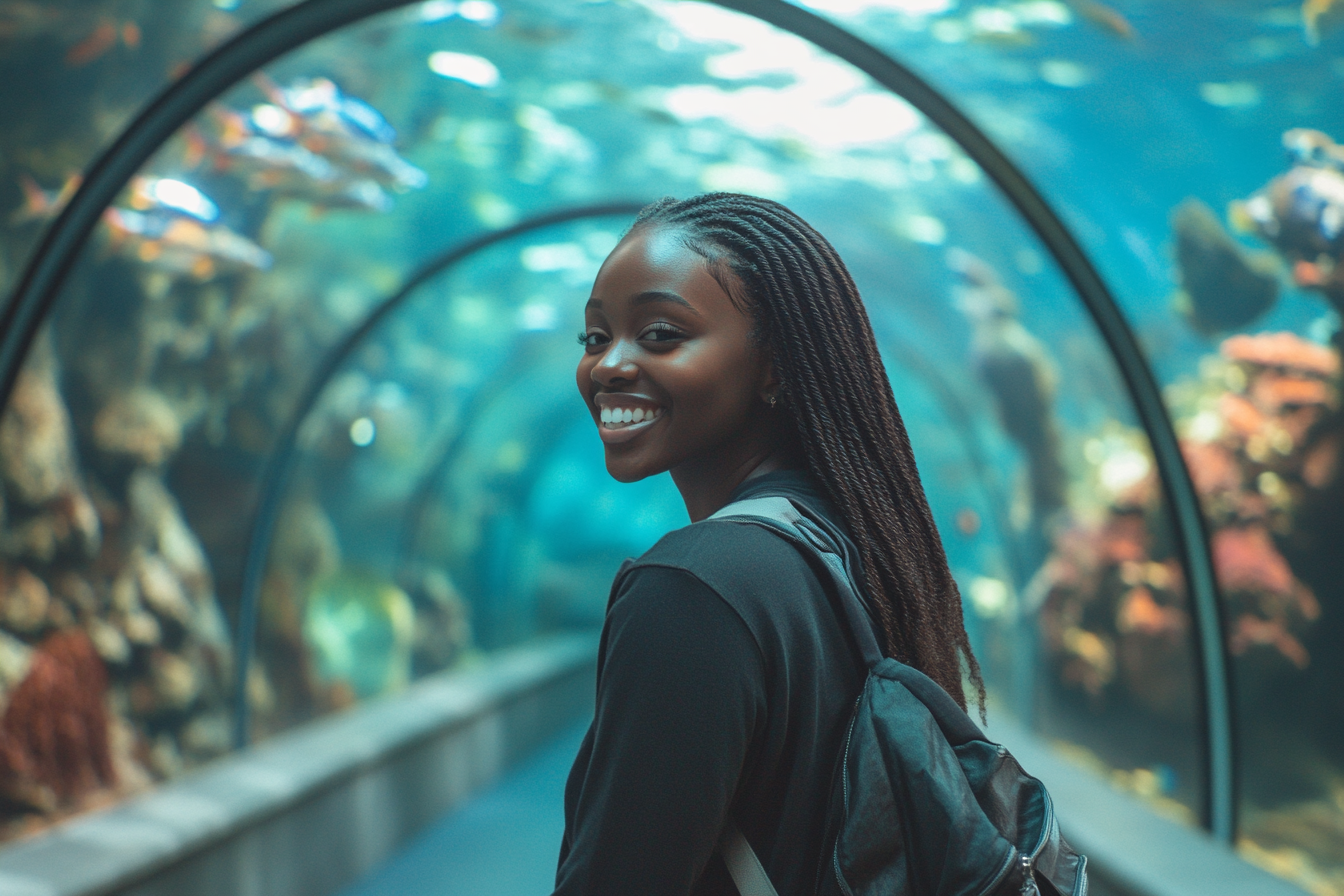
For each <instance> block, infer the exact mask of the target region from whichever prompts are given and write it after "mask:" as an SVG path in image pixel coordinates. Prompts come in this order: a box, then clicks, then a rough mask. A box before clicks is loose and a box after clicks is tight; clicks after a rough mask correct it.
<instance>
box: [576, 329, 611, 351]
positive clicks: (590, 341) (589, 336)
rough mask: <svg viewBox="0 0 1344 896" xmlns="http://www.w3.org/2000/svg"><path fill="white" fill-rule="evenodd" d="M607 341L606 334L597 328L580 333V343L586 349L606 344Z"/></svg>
mask: <svg viewBox="0 0 1344 896" xmlns="http://www.w3.org/2000/svg"><path fill="white" fill-rule="evenodd" d="M606 341H607V337H606V335H605V334H604V333H601V332H598V331H596V330H593V331H589V332H583V333H579V345H581V346H583V347H584V348H586V349H594V348H598V347H600V346H602V345H605V344H606Z"/></svg>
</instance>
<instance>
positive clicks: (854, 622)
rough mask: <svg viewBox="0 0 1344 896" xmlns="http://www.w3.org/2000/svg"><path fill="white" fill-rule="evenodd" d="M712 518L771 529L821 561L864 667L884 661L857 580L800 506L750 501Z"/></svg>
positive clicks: (778, 500) (768, 500) (770, 500)
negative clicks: (858, 591)
mask: <svg viewBox="0 0 1344 896" xmlns="http://www.w3.org/2000/svg"><path fill="white" fill-rule="evenodd" d="M709 519H712V520H733V521H737V522H743V523H753V524H755V525H758V526H762V527H764V528H766V529H771V530H773V531H774V532H775V533H776V534H778V535H780V536H782V537H783V538H784V539H785V540H786V541H788V542H790V543H791V544H793V546H794V547H796V548H797V549H798V550H800V551H802V553H803V556H804V557H809V558H812V559H815V560H817V561H819V562H820V563H821V564H822V565H823V566H824V567H825V568H826V571H827V572H829V573H830V578H831V582H832V584H834V585H835V591H836V595H837V596H838V598H839V600H840V610H841V616H842V618H843V619H844V620H845V622H846V623H847V624H848V626H849V631H850V633H851V634H852V635H853V636H854V644H855V646H857V647H858V649H859V655H860V656H861V657H863V662H864V665H865V666H867V667H868V668H870V669H871V668H872V667H873V666H875V665H877V664H878V663H880V662H881V661H882V659H883V656H882V648H881V647H880V646H879V645H878V643H877V636H876V635H875V634H873V625H872V621H871V617H869V615H868V610H867V608H866V607H865V606H864V604H863V601H862V599H861V598H860V597H859V595H858V593H857V592H856V591H855V590H854V577H853V575H851V573H850V571H849V570H848V569H846V568H845V561H844V558H843V557H842V556H841V555H840V552H839V549H838V548H837V546H835V545H834V544H832V542H831V537H830V536H829V535H828V534H827V533H826V531H825V530H824V529H823V528H822V527H821V526H819V525H817V523H815V522H814V521H813V520H811V519H810V518H808V517H807V516H805V515H804V514H803V513H802V511H801V510H799V509H798V507H797V505H795V504H794V503H793V502H792V501H790V500H789V499H788V498H784V497H779V496H769V497H763V498H747V499H745V500H742V501H734V502H733V503H731V504H729V505H727V506H725V507H722V508H720V509H719V510H718V512H716V513H714V514H712V515H711V516H710V517H709Z"/></svg>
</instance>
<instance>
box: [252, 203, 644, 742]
mask: <svg viewBox="0 0 1344 896" xmlns="http://www.w3.org/2000/svg"><path fill="white" fill-rule="evenodd" d="M643 206H644V203H642V202H610V203H604V204H602V205H585V206H580V207H578V208H570V209H564V210H562V211H557V212H550V213H548V214H544V215H537V216H536V217H532V218H528V219H527V220H525V221H520V222H519V223H517V224H514V225H513V226H512V227H506V228H504V229H502V230H495V231H491V232H489V233H484V234H481V235H480V236H477V237H473V238H471V239H469V240H466V241H465V242H463V243H461V244H460V245H457V246H454V247H453V248H451V249H449V250H447V251H446V252H443V253H441V254H440V255H438V256H437V257H435V258H432V259H430V260H429V261H428V262H426V263H425V264H424V265H422V266H421V267H420V268H419V269H418V270H417V271H416V272H415V273H414V274H412V275H411V276H410V278H408V279H407V280H406V282H405V283H404V284H402V286H401V288H400V289H398V290H397V291H396V292H395V293H393V294H392V295H390V296H388V297H387V298H385V299H383V301H381V302H379V303H378V304H377V305H375V306H374V308H373V310H371V311H370V312H369V313H368V315H367V316H366V317H365V318H364V320H363V321H362V322H361V323H360V324H359V326H357V327H355V328H354V329H353V330H351V331H350V332H349V333H347V334H346V336H345V338H344V339H342V340H341V341H340V343H338V344H337V345H336V346H335V347H334V348H332V349H331V350H330V351H328V352H327V354H326V356H325V357H323V359H322V363H321V364H319V365H318V367H317V370H315V371H314V372H313V374H312V376H310V377H309V378H308V385H307V387H306V388H305V389H304V390H303V394H302V395H301V396H300V397H299V400H298V401H297V402H296V403H295V405H294V409H293V411H291V412H290V415H289V422H287V423H286V424H285V428H284V430H283V431H282V432H281V433H280V437H279V438H278V439H277V440H276V446H275V448H274V450H272V452H271V455H270V457H268V458H267V460H266V466H265V468H264V470H263V471H262V475H261V479H260V483H259V493H260V495H261V499H260V501H259V503H258V504H257V509H256V512H255V514H254V515H253V519H252V529H251V532H250V533H249V536H248V540H247V553H246V554H245V555H244V559H243V577H242V582H241V584H240V586H239V602H238V632H237V640H236V646H235V649H234V706H235V709H234V714H233V723H234V728H233V738H234V744H235V745H236V746H238V747H244V746H246V745H247V742H248V738H247V727H248V724H247V722H248V715H249V712H248V705H247V670H248V666H249V664H250V663H251V660H252V652H253V648H254V645H255V643H256V629H257V614H258V611H259V610H260V602H261V583H262V579H263V577H264V576H265V573H266V560H267V559H268V557H269V556H270V547H271V533H272V532H274V531H275V522H276V519H277V518H278V517H279V515H280V505H281V500H282V499H283V497H284V492H285V482H286V480H287V479H288V478H289V474H290V472H291V471H292V469H293V466H294V460H295V453H296V447H297V443H298V438H299V429H300V427H302V425H303V421H304V420H305V419H307V417H308V414H309V413H310V412H311V411H312V409H313V407H314V406H315V405H316V404H317V400H318V399H319V398H320V397H321V396H322V392H323V391H324V390H325V389H326V387H327V384H328V383H329V382H330V381H331V378H332V377H333V376H335V375H336V373H337V371H339V370H340V368H341V365H342V364H344V363H345V361H346V359H347V358H349V357H350V354H351V353H352V352H354V350H355V349H357V348H358V347H359V346H360V344H361V343H362V342H363V341H364V339H365V338H366V337H367V336H368V335H369V334H370V333H372V332H373V331H374V329H376V328H377V326H378V324H380V323H382V322H383V320H385V319H386V318H387V316H388V314H390V313H391V312H393V311H395V310H396V309H397V308H399V307H400V306H401V304H402V303H403V302H404V301H406V299H407V298H409V297H410V296H411V295H412V294H413V293H414V292H415V291H416V290H417V289H419V288H420V287H421V286H423V285H424V284H425V283H426V282H427V281H428V280H430V279H431V278H433V277H435V276H437V275H438V274H440V273H442V272H443V271H445V270H447V269H449V268H451V267H453V266H454V265H456V264H457V263H458V262H460V261H462V260H463V259H465V258H468V257H470V256H472V255H474V254H476V253H477V252H480V251H481V250H482V249H487V248H489V247H490V246H493V245H495V244H497V243H501V242H504V241H506V240H510V239H513V238H514V237H518V236H522V235H523V234H527V233H531V232H532V231H534V230H541V229H543V228H546V227H554V226H555V225H557V224H566V223H569V222H571V221H580V220H583V219H585V218H601V217H611V216H614V215H628V216H630V217H633V216H634V215H635V214H636V213H637V212H638V211H639V210H640V209H641V208H643Z"/></svg>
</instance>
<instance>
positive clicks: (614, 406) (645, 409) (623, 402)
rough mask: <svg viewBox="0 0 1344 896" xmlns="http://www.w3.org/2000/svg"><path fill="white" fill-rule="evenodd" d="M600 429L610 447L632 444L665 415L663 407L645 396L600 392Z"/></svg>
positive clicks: (597, 399) (598, 401) (597, 398)
mask: <svg viewBox="0 0 1344 896" xmlns="http://www.w3.org/2000/svg"><path fill="white" fill-rule="evenodd" d="M593 401H594V403H595V404H596V405H597V407H598V428H599V430H600V431H601V435H602V441H603V442H604V443H605V444H607V445H614V444H619V443H621V442H628V441H630V440H631V439H633V438H635V437H636V436H638V435H639V434H640V433H643V432H645V431H646V430H648V429H649V427H651V426H652V425H653V424H654V422H655V421H657V420H658V419H659V418H661V417H662V416H663V408H662V406H661V405H659V404H657V403H656V402H654V401H653V400H652V399H650V398H649V397H647V396H645V395H633V394H630V393H626V392H599V393H598V394H597V395H596V396H595V397H594V398H593Z"/></svg>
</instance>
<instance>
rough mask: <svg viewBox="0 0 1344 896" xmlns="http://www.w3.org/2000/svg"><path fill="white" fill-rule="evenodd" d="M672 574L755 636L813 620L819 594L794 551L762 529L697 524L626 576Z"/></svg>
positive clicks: (652, 550)
mask: <svg viewBox="0 0 1344 896" xmlns="http://www.w3.org/2000/svg"><path fill="white" fill-rule="evenodd" d="M641 568H643V569H654V568H663V569H674V570H680V571H683V572H684V573H685V574H687V575H689V576H691V577H693V578H694V579H696V580H698V581H699V582H700V583H701V584H703V585H705V586H706V587H707V588H709V589H710V590H711V591H713V592H714V593H716V594H717V595H718V596H719V597H720V598H721V599H722V600H723V601H724V602H726V603H727V604H728V605H729V606H730V607H732V608H733V610H735V611H736V612H737V614H738V615H739V616H741V617H742V618H743V619H744V620H745V621H746V622H747V624H748V626H749V627H750V628H751V629H752V630H753V632H755V633H757V634H758V635H759V634H761V630H762V628H763V627H768V628H778V627H780V626H781V625H784V626H787V625H788V624H789V620H790V619H793V618H802V617H809V618H810V617H812V616H813V615H815V613H816V611H817V607H818V598H819V597H820V598H821V601H820V603H821V605H822V606H825V605H826V601H825V598H824V591H823V590H822V585H821V581H820V579H819V578H818V577H817V574H816V572H815V571H814V570H813V569H812V567H811V566H810V565H809V564H808V562H807V560H806V559H804V557H803V555H802V554H801V553H800V552H799V550H798V549H797V548H795V547H794V546H793V545H791V544H789V543H788V542H787V541H785V540H784V539H783V538H782V537H781V536H779V535H777V534H775V533H774V532H771V531H769V530H768V529H766V528H765V527H763V526H758V525H754V524H752V523H742V522H734V521H731V520H712V519H711V520H702V521H701V522H698V523H693V524H691V525H689V526H685V527H683V528H681V529H677V530H675V531H673V532H669V533H668V534H667V535H665V536H663V538H662V539H661V540H660V541H659V542H658V543H657V544H655V545H654V546H653V547H652V548H650V549H649V550H648V551H647V552H646V553H645V554H644V555H643V556H641V557H639V558H638V559H637V560H636V561H635V562H634V564H633V565H632V566H631V570H639V569H641Z"/></svg>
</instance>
